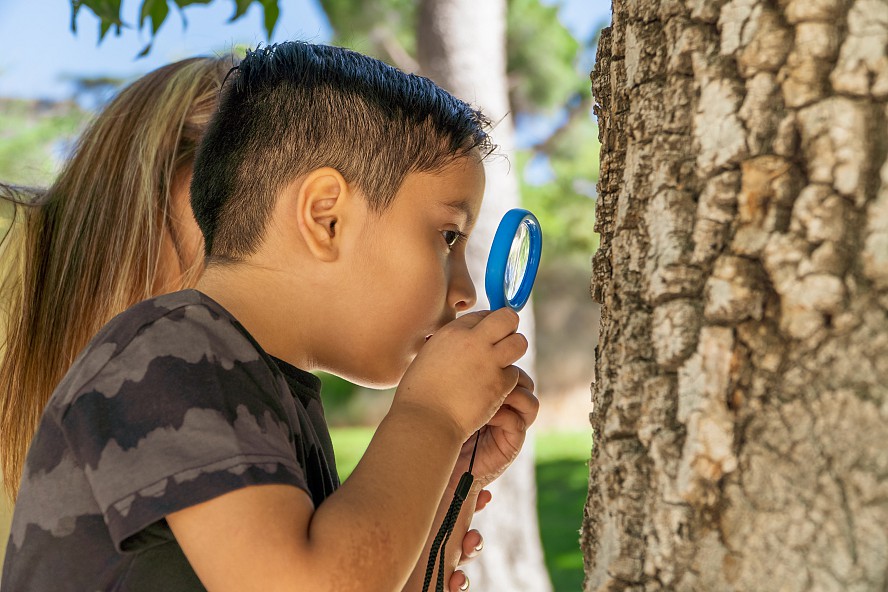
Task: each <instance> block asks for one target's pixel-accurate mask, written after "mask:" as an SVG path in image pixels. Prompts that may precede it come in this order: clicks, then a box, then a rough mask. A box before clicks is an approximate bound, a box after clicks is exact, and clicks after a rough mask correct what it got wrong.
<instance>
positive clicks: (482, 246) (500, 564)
mask: <svg viewBox="0 0 888 592" xmlns="http://www.w3.org/2000/svg"><path fill="white" fill-rule="evenodd" d="M419 20H420V22H419V30H418V33H419V34H418V44H419V47H418V50H419V51H418V53H419V64H420V69H421V73H422V74H423V75H425V76H428V77H429V78H431V79H433V80H435V82H437V83H438V84H440V85H441V86H443V87H444V88H446V89H447V90H449V91H450V92H452V93H454V94H455V95H456V96H458V97H459V98H461V99H463V100H465V101H468V102H470V103H471V104H473V105H477V106H479V107H480V108H481V109H482V110H483V111H484V112H485V113H486V114H487V116H488V117H490V118H491V119H492V120H493V121H494V122H496V127H495V129H494V130H493V138H494V141H495V142H496V143H497V144H498V145H499V146H500V150H499V151H498V153H499V154H501V155H502V156H494V157H491V158H490V159H488V161H487V162H486V164H485V168H486V172H487V190H486V192H485V197H484V205H483V207H482V210H481V216H480V218H479V221H478V224H477V226H476V227H475V230H474V232H473V233H472V240H470V241H469V269H470V271H471V273H472V277H473V279H474V280H475V287H476V290H477V291H478V308H484V307H486V306H487V297H486V295H485V293H484V269H485V266H486V263H487V254H488V252H489V250H490V244H491V243H492V242H493V235H494V232H495V231H496V226H497V224H498V223H499V220H500V218H501V217H502V216H503V214H505V213H506V212H507V211H508V210H509V209H511V208H514V207H518V206H519V205H520V197H519V190H518V179H517V178H516V176H515V175H516V171H515V167H514V166H512V165H511V164H510V160H511V161H512V162H514V146H515V129H514V122H513V121H512V117H511V113H510V108H509V98H508V90H507V88H508V87H507V82H506V47H505V44H506V31H505V27H506V2H505V0H423V1H422V3H421V7H420V19H419ZM521 331H522V332H523V333H524V334H525V335H526V336H527V338H528V341H529V342H530V349H529V350H528V353H527V355H526V356H525V357H524V358H523V359H522V360H521V362H519V365H521V366H522V367H523V368H524V369H525V370H527V372H528V373H529V374H530V375H531V376H533V375H534V367H533V362H534V348H533V343H534V339H533V337H534V324H533V311H532V310H531V307H530V306H529V305H528V306H527V307H526V308H525V309H524V311H522V313H521ZM544 401H545V399H544ZM543 404H545V402H544V403H543ZM533 458H534V456H533V431H532V430H531V432H530V433H529V434H528V440H527V443H526V444H525V447H524V450H523V452H522V453H521V455H520V456H519V457H518V459H517V460H516V461H515V463H514V464H513V465H512V466H511V467H510V468H509V470H508V471H507V472H506V473H505V474H504V475H503V476H502V477H501V478H500V479H498V480H497V481H496V482H495V483H494V484H493V485H492V486H491V488H490V490H491V492H492V493H493V502H492V503H491V504H490V505H489V506H488V507H487V508H486V509H485V510H484V511H483V512H481V513H480V514H478V515H477V517H476V518H475V519H474V521H473V524H472V526H473V528H477V529H479V530H480V531H481V534H482V535H483V536H484V539H485V543H484V551H483V552H482V553H481V554H480V556H479V557H478V559H476V560H475V561H474V562H473V563H472V564H470V565H469V566H467V568H466V572H467V574H468V575H469V578H470V579H471V583H472V589H473V590H480V591H484V592H513V591H526V592H547V591H549V590H551V589H552V585H551V583H550V582H549V575H548V573H547V571H546V568H545V564H544V563H543V553H542V546H541V544H540V536H539V524H538V521H537V507H536V480H535V473H534V463H533Z"/></svg>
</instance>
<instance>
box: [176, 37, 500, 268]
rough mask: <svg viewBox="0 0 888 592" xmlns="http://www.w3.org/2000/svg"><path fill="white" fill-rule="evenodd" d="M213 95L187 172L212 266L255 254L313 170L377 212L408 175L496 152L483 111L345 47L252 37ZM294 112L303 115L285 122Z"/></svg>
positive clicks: (416, 78) (480, 157)
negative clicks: (255, 43)
mask: <svg viewBox="0 0 888 592" xmlns="http://www.w3.org/2000/svg"><path fill="white" fill-rule="evenodd" d="M220 93H221V98H220V103H219V110H218V113H217V114H216V117H215V118H214V121H213V122H212V123H211V124H210V129H209V131H208V133H207V135H206V137H205V139H204V142H203V143H202V146H201V149H200V150H199V152H198V158H197V160H196V162H195V167H194V169H195V174H194V177H193V180H192V206H193V209H194V214H195V218H196V219H197V221H198V225H199V226H200V227H201V231H202V232H203V233H204V238H205V255H206V260H207V263H208V264H210V263H213V264H220V263H222V264H224V263H236V262H238V261H241V260H242V259H243V258H244V257H246V256H249V255H250V254H252V253H253V252H255V251H256V249H258V247H259V244H261V241H262V239H263V237H264V230H265V227H266V226H267V223H268V221H269V219H270V217H271V211H272V207H273V205H274V203H275V202H276V200H277V198H278V196H279V195H280V192H281V191H282V190H283V188H284V187H286V186H287V185H288V184H289V183H292V182H293V181H294V180H295V179H298V178H299V177H300V176H302V175H305V174H308V173H309V172H311V171H312V170H316V169H318V168H322V167H331V168H333V169H335V170H337V171H339V173H340V174H342V176H343V178H344V179H345V180H346V182H348V183H350V184H353V185H354V187H356V188H357V189H359V190H360V191H361V192H362V194H363V195H365V197H366V198H367V200H368V203H369V205H370V208H371V210H372V211H375V212H376V213H378V214H381V213H384V212H385V210H386V209H387V208H388V207H389V206H390V205H391V204H392V203H393V202H394V199H395V196H396V194H397V192H398V189H399V188H400V187H401V185H402V184H403V181H404V179H405V178H406V176H407V175H408V174H411V173H416V172H431V173H434V172H439V171H441V170H443V169H445V168H446V167H447V166H449V165H451V164H452V163H453V162H455V161H457V160H459V159H460V158H466V157H471V156H472V155H473V154H474V155H476V156H477V157H478V159H479V162H480V161H483V160H484V159H486V158H487V157H488V156H490V155H491V154H493V153H494V152H495V150H496V146H495V145H494V144H493V143H492V141H491V139H490V136H489V133H488V130H489V129H490V128H491V127H492V125H491V122H490V120H489V119H488V118H487V117H486V116H485V115H484V114H483V113H481V111H480V110H477V109H475V108H472V107H471V106H469V105H468V104H466V103H465V102H463V101H461V100H459V99H457V98H455V97H453V95H451V94H450V93H448V92H446V91H444V90H443V89H441V88H440V87H438V86H437V85H435V84H434V83H433V82H432V81H430V80H429V79H427V78H424V77H422V76H418V75H415V74H406V73H404V72H402V71H400V70H397V69H396V68H394V67H392V66H389V65H387V64H384V63H383V62H381V61H379V60H376V59H374V58H370V57H368V56H364V55H362V54H359V53H357V52H354V51H351V50H348V49H344V48H340V47H334V46H327V45H314V44H309V43H305V42H301V41H291V42H285V43H281V44H274V45H269V46H265V47H261V46H260V47H257V48H256V49H255V50H252V51H248V52H247V54H246V56H245V57H244V59H243V60H242V61H241V63H240V64H239V65H238V66H236V67H234V68H232V69H231V70H230V71H229V73H228V75H227V76H226V78H225V81H224V83H223V85H222V89H221V91H220ZM346 106H347V107H349V108H348V109H346V108H345V107H346ZM256 112H258V114H257V113H256ZM297 114H298V115H301V116H302V117H303V121H302V123H300V124H296V125H281V121H290V120H291V118H292V119H295V117H293V116H295V115H297ZM325 119H326V121H325ZM334 120H335V121H334ZM238 126H241V129H240V131H238ZM232 127H233V128H234V129H232ZM226 128H227V129H226ZM263 132H267V135H266V136H262V135H261V134H262V133H263ZM281 139H284V140H287V139H290V141H289V142H287V141H280V140H281ZM263 140H264V141H263ZM226 141H227V142H229V145H228V146H220V145H219V143H221V142H226ZM276 141H280V144H279V145H280V149H279V150H277V151H276V152H275V150H274V148H270V147H269V145H274V143H275V142H276ZM214 143H215V144H214ZM232 143H233V144H232ZM337 143H338V145H337ZM319 144H323V146H319ZM318 148H320V150H318ZM371 148H372V149H371ZM300 149H301V150H300ZM325 150H326V152H325ZM263 151H264V152H263ZM316 152H321V154H320V155H319V154H316ZM257 154H258V156H257ZM263 155H268V156H269V157H270V158H272V159H275V162H274V163H271V164H270V163H269V162H268V161H267V160H265V159H263V158H262V156H263ZM235 156H236V157H237V159H236V161H235V160H232V157H235ZM226 159H227V160H228V162H227V164H226V163H221V164H220V162H221V161H224V160H226ZM244 208H252V211H245V210H244ZM236 234H239V236H233V235H236Z"/></svg>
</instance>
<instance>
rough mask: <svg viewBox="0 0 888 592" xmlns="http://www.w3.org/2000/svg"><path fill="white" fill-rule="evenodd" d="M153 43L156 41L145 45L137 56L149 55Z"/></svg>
mask: <svg viewBox="0 0 888 592" xmlns="http://www.w3.org/2000/svg"><path fill="white" fill-rule="evenodd" d="M153 44H154V43H153V42H152V43H149V44H148V45H146V46H145V47H143V48H142V51H140V52H139V54H138V55H137V56H136V57H137V58H144V57H145V56H146V55H148V54H149V53H150V52H151V46H152V45H153Z"/></svg>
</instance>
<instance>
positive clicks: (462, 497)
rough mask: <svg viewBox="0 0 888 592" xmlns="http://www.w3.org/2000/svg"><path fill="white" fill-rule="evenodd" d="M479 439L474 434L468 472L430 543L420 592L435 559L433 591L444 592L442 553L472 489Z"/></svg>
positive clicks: (425, 590) (429, 578)
mask: <svg viewBox="0 0 888 592" xmlns="http://www.w3.org/2000/svg"><path fill="white" fill-rule="evenodd" d="M480 437H481V431H480V430H479V431H477V432H475V448H474V449H472V458H471V460H469V470H468V471H466V472H465V473H463V475H462V477H460V478H459V484H458V485H457V486H456V492H455V493H454V494H453V501H451V502H450V507H449V508H447V513H446V514H445V515H444V521H443V522H442V523H441V528H440V529H438V534H436V535H435V540H434V541H432V549H431V551H429V563H428V565H427V566H426V575H425V581H424V582H423V584H422V592H428V589H429V584H430V583H431V581H432V573H434V571H435V559H436V557H437V558H438V582H437V587H436V588H435V590H436V591H437V592H444V551H445V549H446V548H447V541H448V540H450V535H451V533H453V527H454V526H455V525H456V518H457V517H458V516H459V511H460V509H461V508H462V505H463V502H464V501H466V497H468V495H469V490H470V489H471V488H472V482H473V481H474V480H475V478H474V477H473V476H472V467H473V466H475V453H476V452H478V439H479V438H480ZM439 552H440V555H439Z"/></svg>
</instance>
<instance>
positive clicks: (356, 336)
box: [331, 155, 484, 387]
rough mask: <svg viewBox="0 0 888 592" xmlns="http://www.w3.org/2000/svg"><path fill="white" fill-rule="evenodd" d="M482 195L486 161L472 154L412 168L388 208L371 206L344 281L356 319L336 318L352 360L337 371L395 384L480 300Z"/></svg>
mask: <svg viewBox="0 0 888 592" xmlns="http://www.w3.org/2000/svg"><path fill="white" fill-rule="evenodd" d="M483 195H484V167H483V165H482V164H481V162H480V160H479V158H478V156H477V155H471V156H469V157H465V158H461V159H459V160H457V161H455V162H454V163H452V164H451V165H449V166H448V167H447V168H445V169H444V170H442V171H439V172H436V173H412V174H410V175H408V176H407V177H406V178H405V180H404V182H403V184H402V185H401V188H400V189H399V190H398V193H397V195H396V197H395V200H394V202H393V203H392V205H391V206H390V207H389V208H388V209H387V210H385V211H384V212H382V213H381V214H375V213H372V212H370V211H367V213H366V216H365V218H364V225H363V229H362V231H361V233H360V235H359V236H358V238H357V239H356V241H355V243H354V245H353V253H354V255H353V257H351V261H352V269H351V271H352V272H353V274H352V276H351V278H350V279H349V280H348V281H347V285H346V286H344V287H343V290H344V291H346V292H347V293H348V294H349V295H350V299H349V301H350V302H352V303H354V306H352V307H350V309H349V311H348V317H350V319H348V321H347V322H348V323H349V324H351V326H350V327H348V326H343V325H344V324H345V323H337V325H338V328H339V329H340V330H341V331H342V333H341V335H340V337H341V338H342V339H343V340H348V341H349V343H348V344H347V345H346V344H344V343H342V345H343V346H344V347H343V348H342V350H341V352H342V353H341V354H339V355H343V354H345V355H347V356H348V358H350V359H340V360H337V362H336V365H337V366H340V368H335V369H332V370H334V371H336V373H338V374H342V375H343V376H345V377H346V378H348V379H350V380H352V381H354V382H357V383H359V384H365V385H368V386H377V387H383V386H391V385H394V384H397V382H398V381H399V380H400V379H401V377H402V375H403V374H404V372H405V371H406V369H407V367H408V366H409V365H410V362H411V361H412V360H413V358H414V357H415V356H416V354H417V353H418V352H419V350H420V348H422V346H423V345H424V343H425V341H426V339H427V337H429V336H430V335H432V334H433V333H435V332H436V331H437V330H438V329H440V328H441V327H443V326H444V325H446V324H447V323H449V322H450V321H452V320H453V319H455V318H456V315H457V313H459V312H463V311H466V310H468V309H469V308H471V307H472V306H473V305H474V304H475V301H476V294H475V288H474V285H473V283H472V279H471V277H470V276H469V271H468V268H467V266H466V241H465V236H467V235H468V234H469V233H470V232H471V230H472V228H473V226H474V222H475V220H476V219H477V216H478V212H479V210H480V208H481V200H482V197H483ZM343 321H344V322H346V319H343ZM331 337H333V336H331ZM340 343H341V342H340ZM346 352H348V354H350V355H348V354H346Z"/></svg>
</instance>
